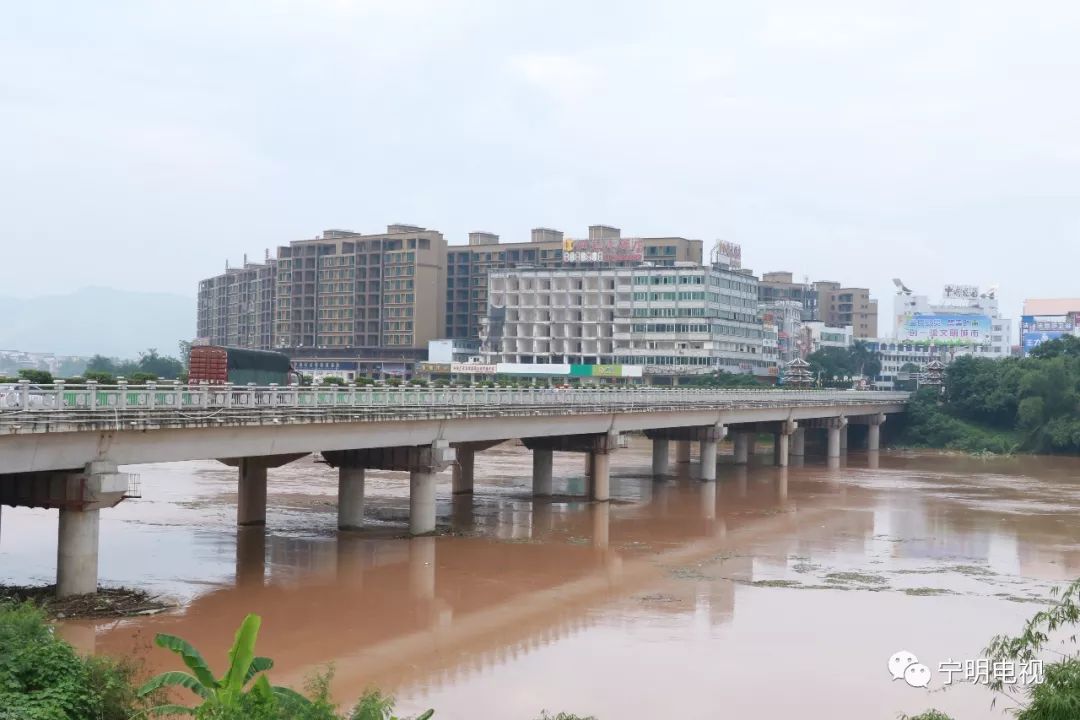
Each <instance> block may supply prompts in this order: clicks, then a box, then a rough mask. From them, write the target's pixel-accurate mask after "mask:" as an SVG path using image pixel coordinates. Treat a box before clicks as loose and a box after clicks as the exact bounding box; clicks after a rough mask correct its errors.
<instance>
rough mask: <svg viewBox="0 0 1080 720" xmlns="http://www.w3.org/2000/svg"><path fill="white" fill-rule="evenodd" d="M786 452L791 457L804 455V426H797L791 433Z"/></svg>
mask: <svg viewBox="0 0 1080 720" xmlns="http://www.w3.org/2000/svg"><path fill="white" fill-rule="evenodd" d="M788 452H789V454H790V455H791V456H792V457H803V456H804V455H806V428H801V427H798V428H795V432H793V433H791V448H790V450H789V451H788Z"/></svg>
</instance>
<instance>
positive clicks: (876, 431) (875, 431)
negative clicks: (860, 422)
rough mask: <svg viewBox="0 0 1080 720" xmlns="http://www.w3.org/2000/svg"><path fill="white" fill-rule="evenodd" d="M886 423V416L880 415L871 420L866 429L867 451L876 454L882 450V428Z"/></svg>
mask: <svg viewBox="0 0 1080 720" xmlns="http://www.w3.org/2000/svg"><path fill="white" fill-rule="evenodd" d="M884 422H885V415H884V414H883V413H882V414H878V415H874V416H872V417H871V418H870V423H869V424H868V425H867V427H866V449H867V450H869V451H870V452H876V451H878V450H880V449H881V426H882V424H883V423H884Z"/></svg>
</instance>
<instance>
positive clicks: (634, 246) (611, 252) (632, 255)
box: [563, 237, 645, 263]
mask: <svg viewBox="0 0 1080 720" xmlns="http://www.w3.org/2000/svg"><path fill="white" fill-rule="evenodd" d="M644 259H645V241H644V240H642V239H641V238H621V237H620V238H592V239H587V240H574V239H573V238H566V239H565V240H563V262H568V263H617V262H641V261H642V260H644Z"/></svg>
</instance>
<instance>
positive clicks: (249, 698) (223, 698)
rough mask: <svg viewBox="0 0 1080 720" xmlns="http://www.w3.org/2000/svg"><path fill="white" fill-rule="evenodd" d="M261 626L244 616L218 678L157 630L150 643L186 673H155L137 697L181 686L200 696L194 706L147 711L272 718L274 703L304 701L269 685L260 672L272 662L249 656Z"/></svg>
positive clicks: (181, 643)
mask: <svg viewBox="0 0 1080 720" xmlns="http://www.w3.org/2000/svg"><path fill="white" fill-rule="evenodd" d="M261 624H262V619H261V618H260V617H259V616H258V615H248V616H247V617H246V618H244V622H242V623H241V624H240V629H239V630H237V631H236V638H235V639H234V640H233V645H232V648H231V649H230V650H229V668H228V670H226V671H225V674H224V675H222V676H221V677H220V678H215V677H214V674H213V673H212V672H211V671H210V667H209V665H207V664H206V660H204V659H203V656H202V655H201V654H200V653H199V651H198V650H196V649H195V648H194V647H193V646H192V645H191V644H190V643H189V642H187V641H186V640H183V639H181V638H178V637H176V636H175V635H165V634H162V633H159V634H158V635H157V636H156V637H155V638H154V644H156V645H157V646H158V647H162V648H165V649H166V650H171V651H173V652H174V653H176V654H177V655H179V656H180V658H181V660H183V662H184V665H186V666H187V667H188V669H189V670H190V671H191V672H183V671H181V670H172V671H170V672H164V673H161V674H160V675H157V676H156V677H153V678H151V679H150V680H149V681H148V682H147V683H146V684H145V685H143V686H142V687H141V688H139V695H140V696H143V697H145V696H147V695H149V694H151V693H154V692H157V691H158V690H160V689H161V688H166V687H181V688H185V689H187V690H190V691H191V692H193V693H195V694H196V695H198V696H199V698H201V700H202V703H201V704H200V707H198V708H195V707H186V706H184V705H173V704H168V705H159V706H157V707H156V708H154V709H153V711H152V712H154V713H156V714H159V715H167V714H172V715H181V714H183V715H195V714H196V710H199V711H200V712H203V711H204V710H206V711H219V712H222V713H232V712H239V713H247V714H250V715H252V716H254V717H260V716H262V717H272V716H273V713H272V712H271V711H272V709H273V708H274V707H275V706H276V705H278V704H284V705H294V706H300V707H302V706H304V705H310V703H311V701H310V700H308V699H307V698H305V697H304V696H303V695H300V694H299V693H297V692H296V691H295V690H290V689H289V688H284V687H273V686H271V685H270V683H269V681H268V680H267V679H266V675H263V674H261V673H264V672H266V671H267V670H269V669H271V668H272V667H274V661H273V660H271V659H270V658H265V657H258V656H256V655H255V641H256V639H257V638H258V636H259V626H260V625H261ZM249 685H250V687H248V686H249ZM241 716H242V715H241Z"/></svg>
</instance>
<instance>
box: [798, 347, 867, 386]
mask: <svg viewBox="0 0 1080 720" xmlns="http://www.w3.org/2000/svg"><path fill="white" fill-rule="evenodd" d="M806 361H807V362H808V363H810V373H811V374H812V375H813V376H814V377H817V378H821V379H822V380H824V381H827V382H831V381H834V380H839V379H841V378H845V377H850V376H851V375H854V374H855V370H854V368H853V367H852V362H851V354H850V353H849V352H848V351H847V349H845V348H839V347H823V348H821V349H820V350H815V351H814V352H812V353H810V355H809V356H808V357H807V358H806Z"/></svg>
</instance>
